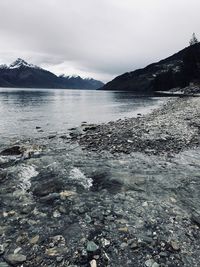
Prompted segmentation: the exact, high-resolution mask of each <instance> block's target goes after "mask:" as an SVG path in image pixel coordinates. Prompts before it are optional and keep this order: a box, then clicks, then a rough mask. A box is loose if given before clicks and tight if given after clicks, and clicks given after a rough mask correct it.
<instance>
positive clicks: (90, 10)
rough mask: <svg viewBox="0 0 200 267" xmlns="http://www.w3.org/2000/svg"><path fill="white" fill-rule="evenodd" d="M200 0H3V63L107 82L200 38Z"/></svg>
mask: <svg viewBox="0 0 200 267" xmlns="http://www.w3.org/2000/svg"><path fill="white" fill-rule="evenodd" d="M199 13H200V0H0V37H1V38H0V64H1V63H7V64H8V63H11V61H13V60H15V58H17V57H21V58H23V59H25V60H27V61H28V62H30V63H34V64H37V65H39V66H41V67H44V68H47V69H49V70H50V71H53V72H54V73H56V74H61V73H65V74H70V75H71V74H80V75H82V76H90V77H94V78H97V79H101V80H103V81H108V80H110V79H112V78H114V77H115V76H116V75H119V74H122V73H124V72H126V71H130V70H134V69H136V68H138V67H144V66H145V65H147V64H149V63H151V62H154V61H157V60H160V59H162V58H164V57H167V56H168V55H171V54H172V53H174V52H177V51H178V50H181V49H182V48H184V47H185V46H187V45H188V42H189V39H190V37H191V35H192V33H193V32H195V33H196V35H197V37H199V38H200V15H199Z"/></svg>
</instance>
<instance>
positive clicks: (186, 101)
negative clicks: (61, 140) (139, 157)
mask: <svg viewBox="0 0 200 267" xmlns="http://www.w3.org/2000/svg"><path fill="white" fill-rule="evenodd" d="M199 130H200V98H199V97H182V98H175V99H174V98H173V99H171V100H169V101H168V102H167V104H165V105H163V107H161V108H159V109H157V110H155V111H153V112H152V113H151V114H149V115H146V116H143V117H140V116H138V117H137V118H131V119H125V120H118V121H116V122H110V123H107V124H101V125H97V126H96V127H94V126H93V127H92V129H91V130H90V129H89V130H87V132H86V134H84V135H83V136H80V140H79V143H80V144H81V145H82V146H84V147H85V149H89V150H93V151H102V150H107V151H109V152H111V153H121V152H122V153H131V152H144V153H149V154H173V153H178V152H180V151H183V150H185V149H187V148H192V147H196V146H198V145H199V143H200V136H199Z"/></svg>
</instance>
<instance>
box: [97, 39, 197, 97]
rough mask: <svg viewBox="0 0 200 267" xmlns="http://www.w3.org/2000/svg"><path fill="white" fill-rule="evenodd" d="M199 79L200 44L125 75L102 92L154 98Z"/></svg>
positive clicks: (109, 84) (110, 83)
mask: <svg viewBox="0 0 200 267" xmlns="http://www.w3.org/2000/svg"><path fill="white" fill-rule="evenodd" d="M198 79H200V44H199V43H197V44H194V45H192V46H189V47H186V48H184V49H182V50H180V51H179V52H177V53H175V54H173V55H171V56H169V57H167V58H165V59H162V60H160V61H158V62H155V63H152V64H149V65H148V66H146V67H144V68H141V69H136V70H135V71H131V72H126V73H124V74H121V75H119V76H117V77H115V78H114V79H113V80H112V81H110V82H108V83H106V84H105V85H104V86H103V87H102V88H100V90H116V91H118V90H119V91H133V92H135V93H136V94H153V93H154V92H155V91H156V90H160V91H164V90H170V89H172V88H174V87H184V86H187V85H188V84H189V83H190V82H192V81H195V80H198Z"/></svg>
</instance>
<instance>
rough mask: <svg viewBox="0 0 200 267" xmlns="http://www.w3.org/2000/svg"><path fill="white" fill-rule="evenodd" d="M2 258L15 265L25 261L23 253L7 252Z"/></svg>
mask: <svg viewBox="0 0 200 267" xmlns="http://www.w3.org/2000/svg"><path fill="white" fill-rule="evenodd" d="M4 259H5V260H6V261H7V262H8V263H9V264H11V265H14V266H17V265H18V264H21V263H23V262H25V261H26V256H25V255H23V254H8V255H6V256H4Z"/></svg>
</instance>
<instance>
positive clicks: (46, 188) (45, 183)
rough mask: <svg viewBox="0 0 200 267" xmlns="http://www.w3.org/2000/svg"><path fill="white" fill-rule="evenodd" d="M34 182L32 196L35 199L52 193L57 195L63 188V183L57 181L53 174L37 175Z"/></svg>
mask: <svg viewBox="0 0 200 267" xmlns="http://www.w3.org/2000/svg"><path fill="white" fill-rule="evenodd" d="M37 180H38V182H37ZM34 181H35V184H34V185H32V191H33V194H34V195H35V196H37V197H43V196H46V195H49V194H52V193H58V192H60V191H61V190H62V189H63V187H64V182H63V181H61V180H60V179H58V177H56V175H55V174H48V173H43V174H39V175H38V177H36V179H35V180H34ZM53 196H54V195H53Z"/></svg>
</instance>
